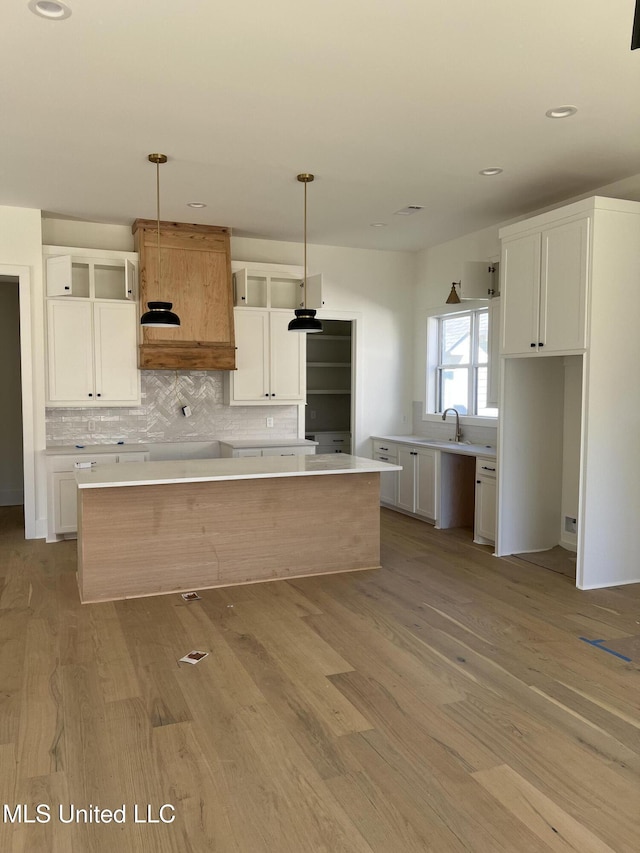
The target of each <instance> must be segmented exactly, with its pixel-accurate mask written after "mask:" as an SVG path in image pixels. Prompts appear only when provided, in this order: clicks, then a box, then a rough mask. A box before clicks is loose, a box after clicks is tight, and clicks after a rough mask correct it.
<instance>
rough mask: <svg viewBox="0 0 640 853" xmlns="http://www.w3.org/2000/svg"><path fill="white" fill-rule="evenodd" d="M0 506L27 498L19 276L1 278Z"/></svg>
mask: <svg viewBox="0 0 640 853" xmlns="http://www.w3.org/2000/svg"><path fill="white" fill-rule="evenodd" d="M0 411H2V417H1V418H0V506H16V505H18V504H21V503H22V502H23V499H24V494H23V491H24V490H23V480H22V478H23V472H22V388H21V385H20V301H19V298H18V279H17V278H16V277H14V276H11V277H8V278H7V280H6V281H3V279H2V277H0Z"/></svg>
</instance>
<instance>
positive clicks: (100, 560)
mask: <svg viewBox="0 0 640 853" xmlns="http://www.w3.org/2000/svg"><path fill="white" fill-rule="evenodd" d="M379 496H380V474H379V473H378V472H366V473H350V474H348V475H344V474H329V475H324V476H308V477H307V476H302V477H276V478H263V479H247V480H242V479H238V480H225V481H212V482H194V483H167V484H162V485H139V486H138V485H128V486H126V487H114V488H81V489H78V586H79V589H80V598H81V600H82V602H83V603H90V602H98V601H113V600H119V599H125V598H137V597H142V596H148V595H159V594H163V593H176V592H184V591H189V590H195V589H209V588H213V587H220V586H233V585H236V584H246V583H254V582H258V581H267V580H276V579H282V578H294V577H304V576H307V575H320V574H329V573H333V572H346V571H354V570H358V569H372V568H379V567H380V506H379Z"/></svg>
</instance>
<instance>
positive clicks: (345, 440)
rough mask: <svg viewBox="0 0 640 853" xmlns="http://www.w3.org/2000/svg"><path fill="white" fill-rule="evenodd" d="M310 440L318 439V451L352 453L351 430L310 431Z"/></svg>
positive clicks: (308, 436) (308, 434) (308, 435)
mask: <svg viewBox="0 0 640 853" xmlns="http://www.w3.org/2000/svg"><path fill="white" fill-rule="evenodd" d="M306 437H307V438H308V439H309V440H310V441H317V442H318V446H317V447H316V453H351V433H350V432H308V433H307V434H306Z"/></svg>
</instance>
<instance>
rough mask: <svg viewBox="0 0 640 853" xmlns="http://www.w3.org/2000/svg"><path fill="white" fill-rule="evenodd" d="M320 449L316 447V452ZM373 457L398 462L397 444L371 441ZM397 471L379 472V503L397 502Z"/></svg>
mask: <svg viewBox="0 0 640 853" xmlns="http://www.w3.org/2000/svg"><path fill="white" fill-rule="evenodd" d="M319 452H320V449H318V453H319ZM373 458H374V459H375V460H377V461H378V462H389V463H390V464H391V465H397V464H398V446H397V445H396V444H394V443H393V442H392V441H376V440H374V442H373ZM399 473H400V472H399V471H383V472H382V473H381V474H380V503H381V504H384V505H385V506H390V507H395V506H397V504H398V474H399Z"/></svg>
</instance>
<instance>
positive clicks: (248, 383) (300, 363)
mask: <svg viewBox="0 0 640 853" xmlns="http://www.w3.org/2000/svg"><path fill="white" fill-rule="evenodd" d="M234 318H235V334H236V346H237V363H238V369H237V370H234V371H230V372H229V373H228V374H227V376H226V378H225V402H226V404H227V405H229V406H256V405H293V404H297V403H302V402H304V399H305V386H306V382H305V352H306V335H300V334H294V333H292V332H289V331H288V329H287V327H288V325H289V321H290V320H291V319H292V317H291V313H290V312H289V311H278V310H270V309H264V308H236V309H234Z"/></svg>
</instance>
